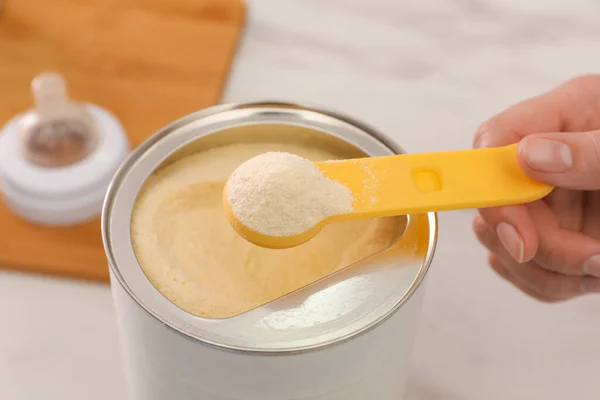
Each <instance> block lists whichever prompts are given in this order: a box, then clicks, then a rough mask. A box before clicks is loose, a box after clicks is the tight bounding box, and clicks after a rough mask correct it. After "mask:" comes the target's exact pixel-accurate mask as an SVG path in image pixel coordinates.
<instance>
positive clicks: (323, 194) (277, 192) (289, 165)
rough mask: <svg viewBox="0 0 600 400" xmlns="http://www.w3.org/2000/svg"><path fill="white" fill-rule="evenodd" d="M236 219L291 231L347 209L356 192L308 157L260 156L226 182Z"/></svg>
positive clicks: (266, 229)
mask: <svg viewBox="0 0 600 400" xmlns="http://www.w3.org/2000/svg"><path fill="white" fill-rule="evenodd" d="M227 199H228V201H229V204H230V206H231V209H232V211H233V213H234V214H235V216H236V217H237V219H238V220H239V221H240V222H242V223H243V224H244V225H246V226H247V227H248V228H250V229H252V230H253V231H255V232H258V233H261V234H263V235H269V236H278V237H281V236H293V235H297V234H300V233H303V232H306V231H307V230H309V229H311V228H313V227H314V226H315V225H317V224H318V223H319V222H321V221H322V220H323V219H325V218H327V217H330V216H333V215H338V214H346V213H350V212H352V210H353V206H352V204H353V203H354V197H353V196H352V192H351V191H350V189H348V188H347V187H346V186H344V185H342V184H341V183H339V182H336V181H334V180H332V179H330V178H328V177H326V176H325V175H323V173H322V172H321V171H320V170H319V168H318V167H317V166H316V165H315V164H314V163H313V162H312V161H310V160H307V159H305V158H302V157H300V156H297V155H295V154H291V153H285V152H269V153H264V154H261V155H258V156H256V157H254V158H251V159H250V160H248V161H246V162H245V163H243V164H242V165H240V166H239V167H238V168H237V169H236V170H235V171H234V173H233V174H232V175H231V177H230V178H229V181H228V182H227Z"/></svg>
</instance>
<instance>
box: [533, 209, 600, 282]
mask: <svg viewBox="0 0 600 400" xmlns="http://www.w3.org/2000/svg"><path fill="white" fill-rule="evenodd" d="M527 207H528V210H529V213H530V216H531V218H532V220H533V221H534V223H535V225H536V227H537V230H538V236H539V248H538V251H537V254H536V255H535V257H534V258H533V260H534V261H535V262H536V263H537V264H539V265H540V266H542V267H543V268H545V269H548V270H550V271H555V272H560V273H562V274H566V275H592V276H596V277H600V240H598V239H596V238H593V237H590V236H588V235H586V234H583V233H581V232H577V231H573V230H570V229H565V228H563V227H562V226H561V225H560V223H559V221H558V220H557V217H556V215H555V214H554V212H553V211H552V210H551V209H550V207H548V205H547V204H545V203H544V202H542V201H538V202H535V203H531V204H529V205H528V206H527Z"/></svg>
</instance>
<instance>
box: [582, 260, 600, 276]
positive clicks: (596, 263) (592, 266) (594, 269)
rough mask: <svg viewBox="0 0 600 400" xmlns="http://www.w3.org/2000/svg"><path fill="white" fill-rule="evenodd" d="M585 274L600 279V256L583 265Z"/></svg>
mask: <svg viewBox="0 0 600 400" xmlns="http://www.w3.org/2000/svg"><path fill="white" fill-rule="evenodd" d="M583 273H584V274H586V275H591V276H595V277H596V278H600V254H596V255H593V256H591V257H590V258H588V259H587V261H586V262H585V263H584V264H583Z"/></svg>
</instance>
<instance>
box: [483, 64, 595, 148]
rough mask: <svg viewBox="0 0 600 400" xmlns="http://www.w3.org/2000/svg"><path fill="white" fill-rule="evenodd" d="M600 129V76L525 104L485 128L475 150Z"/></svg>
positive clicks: (569, 84)
mask: <svg viewBox="0 0 600 400" xmlns="http://www.w3.org/2000/svg"><path fill="white" fill-rule="evenodd" d="M597 129H600V75H588V76H581V77H578V78H575V79H571V80H570V81H567V82H566V83H564V84H563V85H561V86H558V87H557V88H555V89H553V90H551V91H550V92H548V93H545V94H542V95H540V96H536V97H533V98H531V99H528V100H525V101H522V102H521V103H518V104H516V105H515V106H513V107H510V108H509V109H507V110H505V111H503V112H502V113H500V114H498V115H496V116H495V117H493V118H491V119H490V120H488V121H486V122H485V123H483V124H482V125H481V127H480V128H479V130H478V132H477V134H476V135H475V140H474V147H476V148H480V147H497V146H503V145H508V144H512V143H517V142H518V141H519V140H521V139H522V138H524V137H525V136H527V135H530V134H533V133H541V132H576V131H591V130H597Z"/></svg>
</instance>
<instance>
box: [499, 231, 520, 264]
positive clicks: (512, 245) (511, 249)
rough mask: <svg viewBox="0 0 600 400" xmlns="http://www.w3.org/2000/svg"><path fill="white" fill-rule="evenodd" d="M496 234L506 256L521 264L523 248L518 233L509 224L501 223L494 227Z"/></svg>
mask: <svg viewBox="0 0 600 400" xmlns="http://www.w3.org/2000/svg"><path fill="white" fill-rule="evenodd" d="M496 234H497V235H498V238H499V239H500V242H502V245H503V246H504V248H505V249H506V251H508V254H510V255H511V257H512V258H514V259H515V260H517V261H518V262H519V263H522V262H523V257H524V254H523V252H524V251H525V246H524V245H523V239H521V235H519V232H517V230H516V229H515V228H514V227H513V226H512V225H511V224H509V223H507V222H501V223H499V224H498V226H497V227H496Z"/></svg>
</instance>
